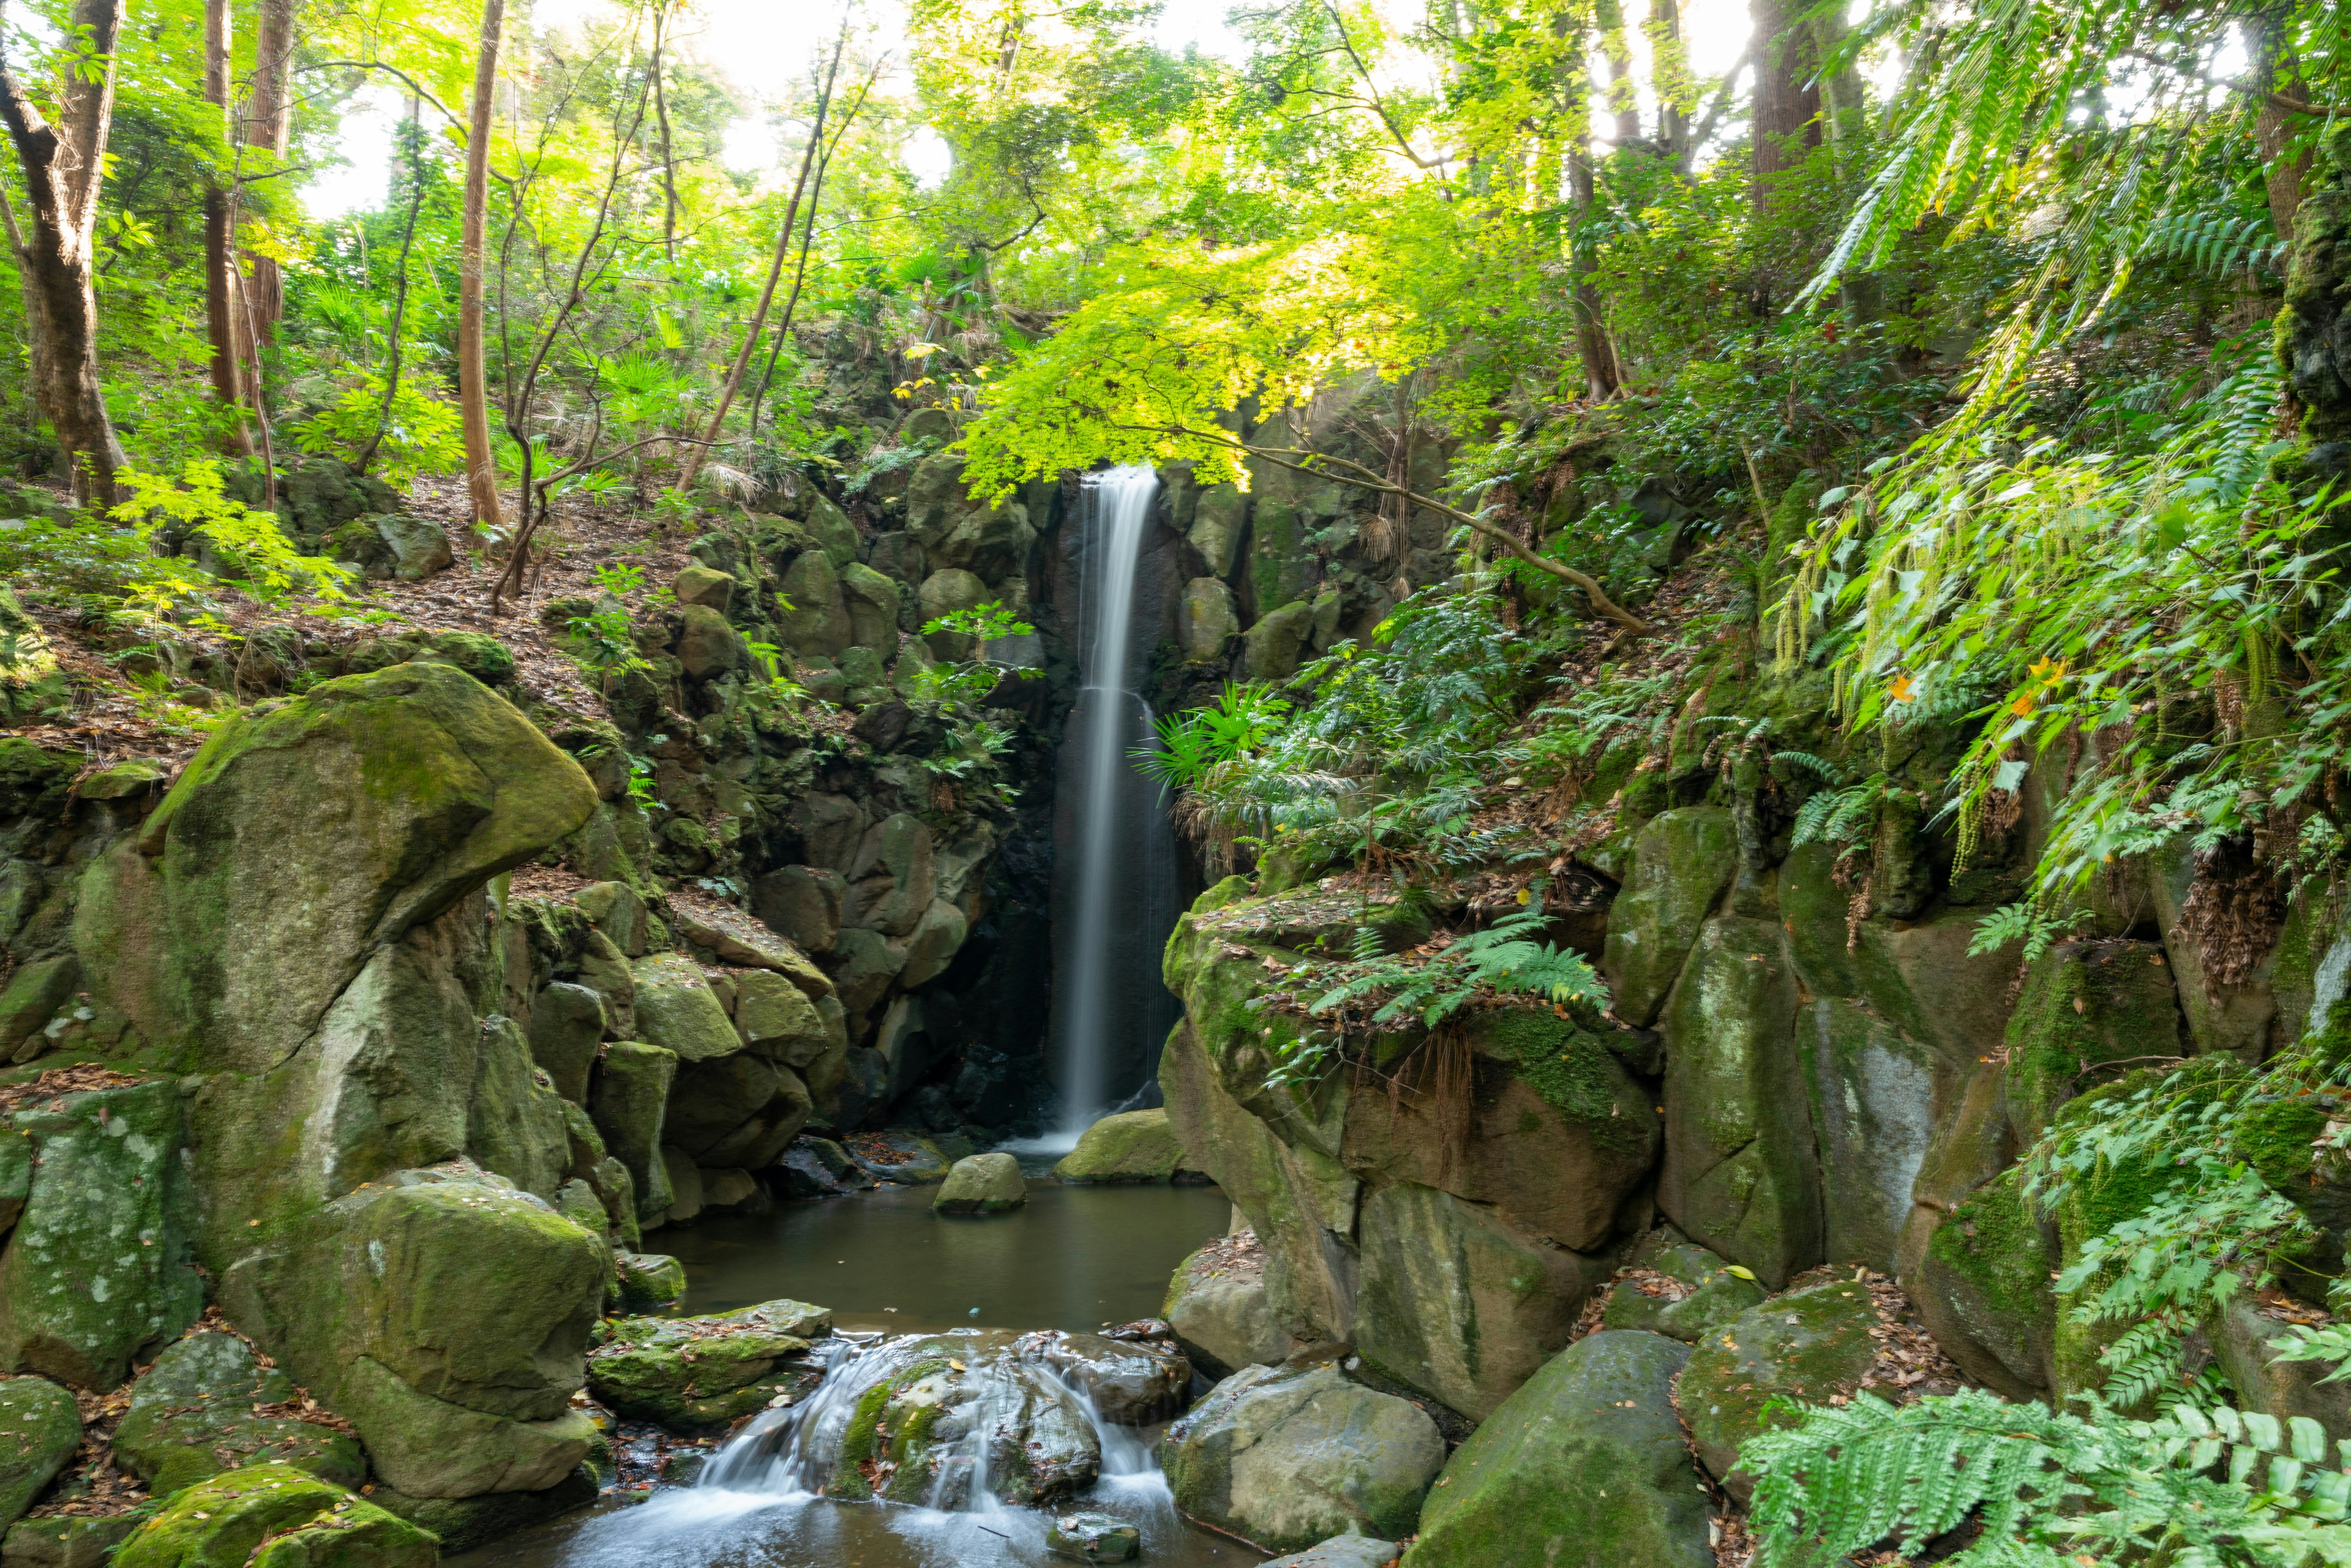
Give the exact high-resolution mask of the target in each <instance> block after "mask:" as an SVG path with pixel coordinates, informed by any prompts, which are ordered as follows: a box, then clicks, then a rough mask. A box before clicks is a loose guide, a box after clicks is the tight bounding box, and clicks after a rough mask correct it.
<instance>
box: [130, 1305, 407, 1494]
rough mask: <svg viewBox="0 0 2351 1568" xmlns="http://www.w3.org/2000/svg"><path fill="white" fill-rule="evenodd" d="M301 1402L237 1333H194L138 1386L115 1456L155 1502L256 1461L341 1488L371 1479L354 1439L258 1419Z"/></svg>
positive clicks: (290, 1420)
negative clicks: (285, 1467) (283, 1466)
mask: <svg viewBox="0 0 2351 1568" xmlns="http://www.w3.org/2000/svg"><path fill="white" fill-rule="evenodd" d="M295 1398H296V1391H295V1386H294V1380H293V1379H292V1378H290V1377H288V1376H287V1375H286V1374H285V1373H283V1372H281V1371H279V1370H277V1368H276V1367H265V1366H263V1365H261V1364H259V1363H258V1362H256V1361H255V1360H254V1356H253V1352H252V1351H251V1350H250V1349H248V1348H247V1347H246V1343H245V1342H244V1341H243V1340H241V1339H239V1338H237V1337H236V1336H235V1334H229V1333H198V1334H191V1335H189V1336H188V1337H187V1338H186V1339H183V1340H182V1341H180V1342H179V1343H176V1344H174V1345H172V1346H170V1347H169V1348H168V1349H166V1350H165V1351H164V1352H163V1354H161V1355H159V1356H157V1357H156V1358H155V1364H154V1365H153V1366H152V1367H151V1368H149V1369H148V1371H147V1373H146V1375H144V1376H142V1377H141V1378H140V1379H139V1381H138V1382H136V1383H134V1384H132V1385H131V1408H130V1410H129V1411H128V1412H126V1413H125V1414H124V1416H123V1417H122V1422H121V1424H120V1426H119V1427H116V1428H115V1431H114V1453H115V1457H116V1458H117V1460H118V1461H120V1463H121V1464H122V1465H123V1467H124V1468H125V1469H129V1470H130V1471H131V1473H132V1474H134V1475H136V1476H138V1477H139V1479H141V1480H143V1481H145V1482H146V1483H147V1486H148V1490H151V1491H152V1492H153V1493H154V1494H155V1495H156V1496H157V1497H169V1496H170V1495H171V1494H172V1493H173V1492H176V1491H178V1490H181V1489H182V1488H183V1487H189V1486H193V1485H194V1484H195V1483H196V1482H198V1481H201V1480H204V1479H207V1478H209V1477H212V1476H215V1475H218V1474H219V1473H220V1472H221V1471H223V1470H233V1469H244V1468H246V1466H248V1465H255V1464H286V1465H291V1466H293V1467H294V1468H295V1469H298V1470H306V1471H308V1473H310V1474H311V1475H314V1476H317V1477H319V1479H321V1480H329V1481H332V1482H334V1483H335V1484H336V1485H337V1486H345V1487H356V1486H358V1485H359V1484H360V1482H361V1481H364V1480H365V1479H367V1458H366V1456H365V1455H363V1454H361V1453H360V1445H359V1439H357V1438H356V1437H352V1436H351V1435H350V1434H349V1433H348V1432H343V1431H339V1430H337V1429H336V1428H335V1427H329V1426H324V1425H320V1424H319V1423H316V1422H309V1421H303V1420H299V1419H297V1418H296V1417H295V1416H292V1415H291V1414H286V1415H264V1414H260V1413H259V1412H261V1411H263V1410H264V1409H266V1408H270V1407H277V1408H280V1409H286V1408H290V1406H291V1405H292V1402H293V1401H294V1399H295Z"/></svg>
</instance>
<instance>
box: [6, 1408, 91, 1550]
mask: <svg viewBox="0 0 2351 1568" xmlns="http://www.w3.org/2000/svg"><path fill="white" fill-rule="evenodd" d="M80 1447H81V1412H80V1410H79V1409H78V1408H77V1407H76V1406H75V1405H74V1398H73V1396H72V1395H70V1394H68V1393H67V1392H66V1391H65V1390H64V1389H62V1388H60V1387H58V1386H57V1385H56V1384H54V1383H51V1382H49V1381H47V1379H45V1378H39V1377H0V1528H5V1526H6V1525H7V1524H8V1523H9V1522H10V1521H14V1520H16V1518H17V1517H19V1516H20V1515H22V1514H23V1513H24V1511H26V1509H28V1508H30V1507H32V1505H33V1500H34V1499H35V1498H37V1497H38V1496H40V1495H41V1489H42V1488H44V1487H46V1486H47V1485H48V1484H49V1482H51V1481H52V1480H54V1479H57V1472H58V1471H59V1470H62V1469H65V1468H66V1461H67V1460H68V1459H70V1458H73V1456H74V1450H75V1449H77V1448H80Z"/></svg>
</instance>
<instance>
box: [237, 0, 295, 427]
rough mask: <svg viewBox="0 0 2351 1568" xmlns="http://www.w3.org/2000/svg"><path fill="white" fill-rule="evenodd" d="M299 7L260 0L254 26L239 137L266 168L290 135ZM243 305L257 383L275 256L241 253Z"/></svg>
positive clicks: (272, 334) (272, 298)
mask: <svg viewBox="0 0 2351 1568" xmlns="http://www.w3.org/2000/svg"><path fill="white" fill-rule="evenodd" d="M299 5H300V0H260V5H259V16H258V17H257V18H256V26H255V35H254V62H253V90H252V93H251V94H250V95H249V96H248V97H247V98H246V112H245V125H244V129H243V131H242V132H241V136H240V139H241V140H242V141H244V143H245V145H246V146H247V147H251V148H254V149H256V150H258V151H260V152H266V153H267V154H268V155H269V168H270V169H272V170H274V169H276V168H277V165H278V163H279V162H281V161H282V160H283V159H284V158H285V156H286V147H287V141H288V139H289V138H290V137H291V136H292V134H293V126H294V100H293V98H292V96H291V94H289V93H288V91H287V82H288V81H289V80H290V79H291V73H292V69H293V59H294V16H295V13H296V11H297V10H298V7H299ZM245 306H246V315H248V316H250V317H251V318H252V319H253V322H254V328H253V336H254V337H255V338H256V342H254V343H249V344H247V345H246V349H247V351H248V352H250V353H252V354H253V355H254V356H255V359H256V363H254V364H253V365H252V367H251V373H252V375H253V376H254V379H255V380H256V381H258V380H259V377H260V367H259V365H258V363H257V361H258V358H259V352H260V347H261V345H263V344H267V343H272V342H275V341H276V340H277V320H278V318H279V317H281V316H283V315H284V314H285V313H286V282H285V279H284V277H282V276H281V275H280V274H279V272H278V270H277V257H276V256H257V255H255V254H254V253H253V252H251V251H247V252H246V253H245Z"/></svg>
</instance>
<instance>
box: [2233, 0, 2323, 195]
mask: <svg viewBox="0 0 2351 1568" xmlns="http://www.w3.org/2000/svg"><path fill="white" fill-rule="evenodd" d="M2245 26H2246V31H2247V32H2248V33H2249V34H2250V35H2251V37H2249V38H2248V39H2247V42H2248V43H2249V44H2251V46H2252V56H2253V61H2252V65H2253V71H2252V79H2253V86H2254V89H2255V90H2257V91H2262V92H2263V93H2264V96H2263V97H2262V100H2261V102H2260V103H2259V105H2257V106H2256V107H2255V109H2254V110H2253V141H2254V144H2255V145H2256V146H2257V147H2259V148H2260V150H2261V154H2262V183H2264V184H2265V185H2266V186H2267V187H2268V194H2269V202H2270V223H2271V225H2273V227H2275V228H2276V230H2277V235H2278V238H2280V239H2282V240H2287V241H2291V240H2292V239H2293V238H2294V214H2295V213H2297V212H2299V211H2300V210H2301V209H2302V193H2303V190H2304V187H2305V186H2306V185H2307V184H2308V183H2310V152H2309V150H2308V149H2307V148H2304V150H2303V151H2302V152H2298V153H2297V152H2294V150H2293V142H2294V115H2293V114H2292V113H2290V112H2288V111H2287V110H2284V109H2283V108H2280V107H2279V106H2278V104H2277V103H2276V102H2275V101H2274V100H2273V99H2271V98H2269V97H2268V96H2266V94H2268V93H2278V94H2282V95H2283V96H2284V97H2287V98H2291V99H2296V100H2298V101H2301V102H2305V103H2306V102H2308V101H2309V99H2310V90H2309V89H2308V88H2307V87H2306V86H2305V85H2304V82H2303V79H2302V62H2301V61H2300V60H2299V59H2297V58H2296V57H2294V50H2293V49H2292V48H2291V47H2289V46H2288V45H2287V43H2286V41H2285V15H2284V12H2283V9H2279V10H2270V11H2261V12H2256V13H2255V14H2254V15H2253V16H2252V17H2250V18H2248V19H2247V21H2246V24H2245Z"/></svg>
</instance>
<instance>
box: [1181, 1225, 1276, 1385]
mask: <svg viewBox="0 0 2351 1568" xmlns="http://www.w3.org/2000/svg"><path fill="white" fill-rule="evenodd" d="M1159 1315H1160V1316H1161V1317H1163V1318H1165V1319H1166V1320H1167V1326H1168V1327H1169V1328H1171V1329H1173V1330H1175V1343H1178V1344H1180V1345H1182V1346H1183V1347H1184V1354H1186V1355H1187V1356H1189V1357H1190V1358H1191V1360H1192V1364H1194V1365H1195V1366H1196V1367H1198V1368H1199V1369H1200V1371H1201V1372H1202V1373H1203V1374H1204V1375H1207V1376H1209V1377H1214V1378H1224V1377H1229V1376H1231V1375H1233V1374H1234V1373H1236V1372H1238V1371H1239V1370H1240V1369H1241V1368H1242V1367H1244V1366H1270V1365H1273V1364H1276V1363H1278V1362H1280V1361H1282V1360H1284V1359H1285V1358H1287V1357H1288V1356H1289V1354H1290V1352H1292V1351H1293V1350H1295V1349H1297V1348H1298V1345H1297V1343H1296V1342H1295V1341H1294V1340H1292V1339H1291V1338H1290V1335H1289V1333H1286V1332H1285V1331H1284V1330H1283V1329H1282V1326H1281V1325H1280V1323H1279V1322H1275V1321H1274V1316H1273V1307H1272V1303H1271V1302H1270V1301H1268V1300H1267V1299H1266V1289H1265V1255H1264V1253H1262V1252H1261V1251H1257V1250H1254V1249H1252V1250H1251V1251H1249V1253H1247V1254H1246V1255H1244V1256H1241V1257H1239V1258H1236V1257H1234V1256H1233V1255H1232V1253H1231V1252H1230V1251H1229V1250H1228V1249H1227V1248H1225V1247H1223V1246H1220V1245H1219V1244H1217V1243H1215V1242H1211V1243H1210V1244H1209V1245H1207V1246H1206V1247H1203V1248H1201V1249H1199V1250H1198V1251H1197V1252H1195V1253H1193V1254H1192V1255H1191V1256H1190V1257H1188V1258H1186V1259H1185V1260H1184V1261H1182V1262H1181V1263H1178V1264H1177V1265H1176V1266H1175V1278H1174V1279H1173V1280H1172V1281H1169V1283H1168V1286H1167V1300H1166V1302H1165V1305H1163V1306H1162V1307H1161V1308H1160V1309H1159Z"/></svg>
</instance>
